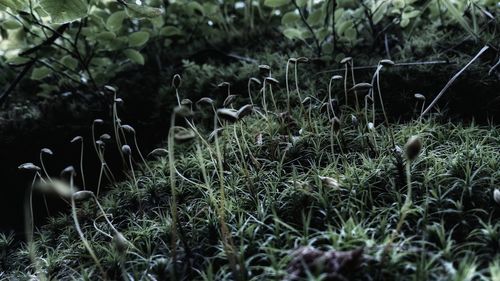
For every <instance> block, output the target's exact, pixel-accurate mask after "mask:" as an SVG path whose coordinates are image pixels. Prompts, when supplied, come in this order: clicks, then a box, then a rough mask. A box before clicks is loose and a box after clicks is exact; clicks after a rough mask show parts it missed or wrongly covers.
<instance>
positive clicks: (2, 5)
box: [0, 0, 28, 11]
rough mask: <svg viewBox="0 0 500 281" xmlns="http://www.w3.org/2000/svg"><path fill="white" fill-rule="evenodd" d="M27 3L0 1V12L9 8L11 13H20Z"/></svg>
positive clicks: (9, 0) (8, 0) (17, 0)
mask: <svg viewBox="0 0 500 281" xmlns="http://www.w3.org/2000/svg"><path fill="white" fill-rule="evenodd" d="M27 4H28V1H23V0H0V10H5V9H6V8H10V9H11V10H12V11H21V10H24V9H25V8H26V7H27Z"/></svg>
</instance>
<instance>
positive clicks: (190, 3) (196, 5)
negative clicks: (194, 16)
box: [188, 1, 205, 15]
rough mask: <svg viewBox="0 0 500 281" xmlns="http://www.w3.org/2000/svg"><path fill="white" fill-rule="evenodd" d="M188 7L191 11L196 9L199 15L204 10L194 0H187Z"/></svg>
mask: <svg viewBox="0 0 500 281" xmlns="http://www.w3.org/2000/svg"><path fill="white" fill-rule="evenodd" d="M188 7H189V8H191V9H192V10H193V11H198V12H199V13H200V14H201V15H205V10H204V9H203V6H202V5H201V4H200V3H198V2H196V1H189V3H188Z"/></svg>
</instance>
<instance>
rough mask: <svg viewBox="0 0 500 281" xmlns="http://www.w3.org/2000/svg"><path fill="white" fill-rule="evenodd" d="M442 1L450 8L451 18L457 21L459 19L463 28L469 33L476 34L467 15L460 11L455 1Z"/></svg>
mask: <svg viewBox="0 0 500 281" xmlns="http://www.w3.org/2000/svg"><path fill="white" fill-rule="evenodd" d="M442 3H443V4H444V5H445V6H446V9H448V12H450V13H451V16H450V17H451V18H452V19H453V20H455V21H457V22H458V23H459V24H460V25H461V26H462V28H463V29H465V30H466V31H467V32H468V33H469V34H471V35H476V33H475V32H474V30H472V27H471V26H470V24H469V23H468V22H467V21H466V20H465V17H464V16H463V12H460V11H459V10H458V9H457V8H456V7H455V5H453V3H451V1H450V0H444V1H442Z"/></svg>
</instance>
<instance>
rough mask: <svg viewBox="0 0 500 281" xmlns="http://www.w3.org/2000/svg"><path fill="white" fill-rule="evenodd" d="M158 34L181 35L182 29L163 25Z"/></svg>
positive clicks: (166, 35) (167, 35)
mask: <svg viewBox="0 0 500 281" xmlns="http://www.w3.org/2000/svg"><path fill="white" fill-rule="evenodd" d="M160 35H162V36H165V37H171V36H175V35H182V30H180V29H179V28H177V27H175V26H165V27H164V28H162V29H161V31H160Z"/></svg>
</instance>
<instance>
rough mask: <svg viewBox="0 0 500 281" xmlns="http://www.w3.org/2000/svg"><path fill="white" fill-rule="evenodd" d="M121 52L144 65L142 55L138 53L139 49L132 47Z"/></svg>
mask: <svg viewBox="0 0 500 281" xmlns="http://www.w3.org/2000/svg"><path fill="white" fill-rule="evenodd" d="M123 53H124V54H125V56H126V57H127V58H128V59H129V60H131V61H132V62H134V63H137V64H140V65H144V56H143V55H142V54H141V53H139V51H136V50H134V49H127V50H124V51H123Z"/></svg>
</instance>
